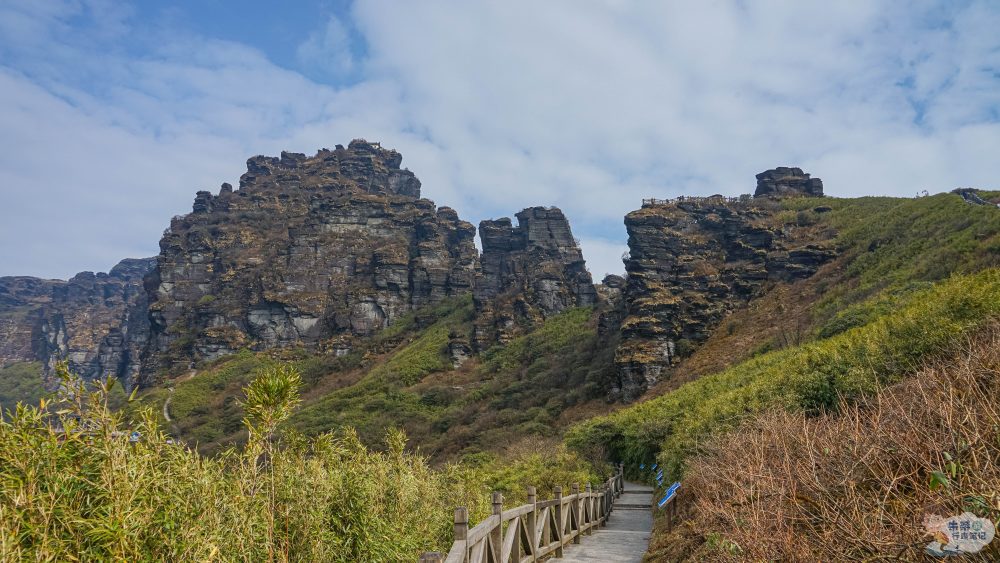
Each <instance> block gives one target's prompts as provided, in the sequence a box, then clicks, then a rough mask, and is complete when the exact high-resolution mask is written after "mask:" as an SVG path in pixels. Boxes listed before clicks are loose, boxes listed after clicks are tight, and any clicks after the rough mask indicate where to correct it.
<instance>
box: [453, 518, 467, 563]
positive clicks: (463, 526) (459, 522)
mask: <svg viewBox="0 0 1000 563" xmlns="http://www.w3.org/2000/svg"><path fill="white" fill-rule="evenodd" d="M468 537H469V510H468V509H467V508H465V507H464V506H460V507H458V508H456V509H455V541H461V542H465V540H466V539H468ZM468 560H469V546H468V545H464V547H463V548H462V563H466V562H467V561H468Z"/></svg>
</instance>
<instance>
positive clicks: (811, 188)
mask: <svg viewBox="0 0 1000 563" xmlns="http://www.w3.org/2000/svg"><path fill="white" fill-rule="evenodd" d="M753 195H754V197H763V196H789V195H806V196H811V197H820V196H822V195H823V181H822V180H820V179H819V178H810V177H809V174H806V173H804V172H802V169H801V168H789V167H787V166H779V167H777V168H772V169H771V170H766V171H764V172H761V173H760V174H757V190H756V191H755V192H754V194H753Z"/></svg>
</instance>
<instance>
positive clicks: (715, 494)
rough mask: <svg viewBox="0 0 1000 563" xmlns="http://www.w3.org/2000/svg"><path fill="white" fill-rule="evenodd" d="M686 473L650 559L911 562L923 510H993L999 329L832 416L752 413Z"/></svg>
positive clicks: (998, 555) (999, 509)
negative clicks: (683, 509) (681, 507)
mask: <svg viewBox="0 0 1000 563" xmlns="http://www.w3.org/2000/svg"><path fill="white" fill-rule="evenodd" d="M687 475H689V478H688V480H687V481H686V482H685V488H686V490H687V492H688V494H689V495H690V496H689V498H692V499H694V500H693V502H691V504H690V508H689V510H688V515H687V519H686V522H685V524H684V525H683V526H682V527H680V528H678V529H677V530H676V531H675V532H674V533H672V534H669V535H661V536H660V537H659V538H658V540H657V541H656V542H655V543H656V544H657V545H654V546H652V547H653V549H652V550H651V555H652V560H659V561H673V560H697V561H916V560H921V558H925V557H926V556H925V555H923V549H924V546H925V545H926V544H927V543H929V542H930V541H931V540H930V538H928V537H927V536H926V534H925V533H924V529H923V524H922V522H923V519H924V517H925V515H928V514H938V515H942V516H946V517H947V516H952V515H957V514H961V513H962V512H964V511H970V512H973V513H975V514H977V515H978V516H981V517H987V518H990V519H991V520H993V521H994V522H996V521H997V520H998V519H1000V325H997V324H994V325H992V326H990V327H989V328H987V329H985V330H983V331H980V333H979V334H978V335H977V336H975V337H974V338H971V339H969V341H968V342H967V343H966V345H965V346H964V347H963V349H962V351H961V353H960V354H958V355H957V356H955V357H954V358H952V359H951V360H949V361H939V362H936V363H933V364H931V365H928V366H927V367H925V368H924V369H923V370H921V371H920V372H919V373H918V374H917V375H916V376H915V377H912V378H910V379H908V380H906V381H904V382H902V383H899V384H897V385H894V386H892V387H889V388H887V389H886V390H885V391H884V392H883V393H880V394H878V395H875V396H872V397H870V398H868V399H865V400H863V401H861V402H858V403H856V404H854V405H844V406H843V408H842V409H841V410H840V411H839V412H838V413H837V414H827V415H823V416H818V417H809V416H807V415H805V414H803V413H791V412H785V411H774V412H771V413H768V414H765V415H763V416H761V417H759V418H756V419H754V420H753V421H751V422H748V423H747V424H746V425H744V426H743V427H742V428H740V429H739V430H738V431H735V432H730V433H727V434H725V435H723V436H720V437H719V438H717V439H716V440H714V441H713V442H711V443H710V444H709V445H708V446H707V448H706V451H705V453H703V454H702V455H700V456H698V457H696V458H695V459H693V460H692V462H691V464H690V466H689V470H688V472H687ZM708 530H711V531H712V532H709V533H705V531H708ZM927 559H928V560H930V558H927ZM963 560H971V561H997V560H1000V542H997V541H994V542H993V543H992V544H991V545H989V546H987V548H986V549H984V550H983V551H982V552H980V553H979V554H978V555H976V556H972V558H970V559H963Z"/></svg>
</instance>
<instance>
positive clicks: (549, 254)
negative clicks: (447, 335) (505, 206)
mask: <svg viewBox="0 0 1000 563" xmlns="http://www.w3.org/2000/svg"><path fill="white" fill-rule="evenodd" d="M516 217H517V226H516V227H515V226H514V225H513V224H512V223H511V220H510V219H509V218H507V217H504V218H501V219H496V220H487V221H482V222H481V223H480V224H479V238H480V241H481V243H482V245H483V254H482V258H481V260H480V264H481V265H480V271H479V273H478V275H477V276H476V283H475V292H474V293H473V297H474V302H475V305H476V314H477V318H476V323H475V329H474V334H473V346H474V347H475V348H476V349H477V350H483V349H486V348H488V347H489V346H491V345H493V344H495V343H501V344H502V343H505V342H507V341H509V340H510V339H511V338H512V337H514V336H515V335H517V334H520V333H522V332H524V331H525V330H527V329H528V328H530V327H532V326H535V325H537V324H538V323H539V322H541V321H542V320H544V319H545V318H548V317H550V316H552V315H555V314H558V313H560V312H562V311H564V310H566V309H567V308H570V307H582V306H589V305H593V304H594V303H595V302H596V301H597V292H596V290H595V289H594V283H593V280H592V279H591V277H590V272H588V271H587V267H586V263H585V262H584V260H583V253H582V252H581V251H580V246H579V244H578V243H577V242H576V240H575V239H574V238H573V233H572V231H570V227H569V221H567V220H566V216H565V215H563V212H562V211H561V210H560V209H558V208H556V207H547V208H546V207H531V208H528V209H525V210H523V211H521V212H519V213H517V214H516Z"/></svg>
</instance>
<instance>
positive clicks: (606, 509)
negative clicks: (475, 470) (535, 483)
mask: <svg viewBox="0 0 1000 563" xmlns="http://www.w3.org/2000/svg"><path fill="white" fill-rule="evenodd" d="M624 490H625V479H624V475H623V471H622V466H621V465H619V466H618V470H617V472H616V473H615V474H614V475H612V476H611V478H609V479H608V480H607V481H605V482H604V484H602V485H601V487H600V488H599V489H597V490H594V489H593V487H591V485H590V483H587V484H586V486H585V488H584V490H583V491H581V490H580V485H579V484H578V483H574V484H573V486H572V491H573V492H572V494H569V495H566V496H563V494H562V487H558V486H557V487H556V488H555V498H553V499H549V500H542V501H539V500H538V498H537V495H536V490H535V487H528V490H527V492H528V504H524V505H521V506H518V507H515V508H508V509H507V510H504V509H503V495H501V494H500V493H493V497H492V502H493V514H491V515H490V516H489V517H487V518H485V519H484V520H483V521H482V522H480V523H478V524H476V526H475V527H473V528H472V529H469V511H468V510H466V509H465V507H459V508H457V509H455V543H453V544H452V546H451V549H450V550H449V551H448V553H447V555H442V554H440V553H437V552H433V553H430V552H429V553H424V554H422V555H421V556H420V559H419V561H420V563H442V562H443V563H486V562H487V561H492V562H496V563H527V562H529V561H538V560H539V559H540V558H541V557H544V556H546V555H549V554H553V555H554V556H555V557H556V558H559V557H562V555H563V548H564V547H565V546H566V545H567V544H570V543H580V541H581V540H582V539H583V536H584V535H590V534H592V533H593V529H594V528H595V527H602V526H605V525H606V524H607V521H608V518H609V517H610V516H611V509H612V508H613V506H614V499H615V498H617V497H618V496H619V495H621V494H622V491H624Z"/></svg>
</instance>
